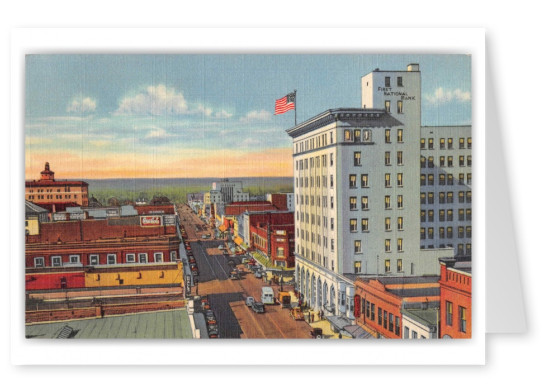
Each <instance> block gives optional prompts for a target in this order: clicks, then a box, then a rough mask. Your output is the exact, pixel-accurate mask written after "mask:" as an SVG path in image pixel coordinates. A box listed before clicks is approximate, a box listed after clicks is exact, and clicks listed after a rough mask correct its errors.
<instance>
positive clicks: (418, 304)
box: [354, 276, 440, 338]
mask: <svg viewBox="0 0 551 391" xmlns="http://www.w3.org/2000/svg"><path fill="white" fill-rule="evenodd" d="M354 285H355V293H356V294H355V297H354V316H355V318H356V322H357V324H358V325H359V326H361V327H362V328H363V329H364V330H365V331H367V332H368V333H370V334H371V335H373V336H376V337H382V338H402V308H424V307H431V308H433V307H434V308H435V307H438V305H439V303H440V288H439V284H438V277H437V276H434V277H432V276H431V277H379V278H358V279H357V280H356V282H355V284H354Z"/></svg>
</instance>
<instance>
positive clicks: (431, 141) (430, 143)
mask: <svg viewBox="0 0 551 391" xmlns="http://www.w3.org/2000/svg"><path fill="white" fill-rule="evenodd" d="M429 149H434V139H433V138H429Z"/></svg>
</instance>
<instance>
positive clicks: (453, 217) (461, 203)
mask: <svg viewBox="0 0 551 391" xmlns="http://www.w3.org/2000/svg"><path fill="white" fill-rule="evenodd" d="M471 140H472V139H471V126H423V127H421V142H420V148H421V164H420V165H421V180H420V183H421V195H420V200H421V248H443V247H453V248H454V251H455V255H457V256H469V255H471V250H472V249H471V237H472V225H471V220H472V209H471V198H472V197H471V183H472V169H471V163H472V162H471V159H472V154H471V148H472V141H471Z"/></svg>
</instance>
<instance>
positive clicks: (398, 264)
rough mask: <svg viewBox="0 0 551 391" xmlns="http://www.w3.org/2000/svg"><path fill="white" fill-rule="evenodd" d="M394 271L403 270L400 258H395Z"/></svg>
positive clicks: (400, 271)
mask: <svg viewBox="0 0 551 391" xmlns="http://www.w3.org/2000/svg"><path fill="white" fill-rule="evenodd" d="M396 271H397V272H398V273H402V272H403V271H404V269H403V264H402V260H401V259H397V260H396ZM396 321H398V318H396Z"/></svg>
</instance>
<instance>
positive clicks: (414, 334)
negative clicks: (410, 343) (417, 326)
mask: <svg viewBox="0 0 551 391" xmlns="http://www.w3.org/2000/svg"><path fill="white" fill-rule="evenodd" d="M411 339H418V337H417V331H413V330H412V331H411Z"/></svg>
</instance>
